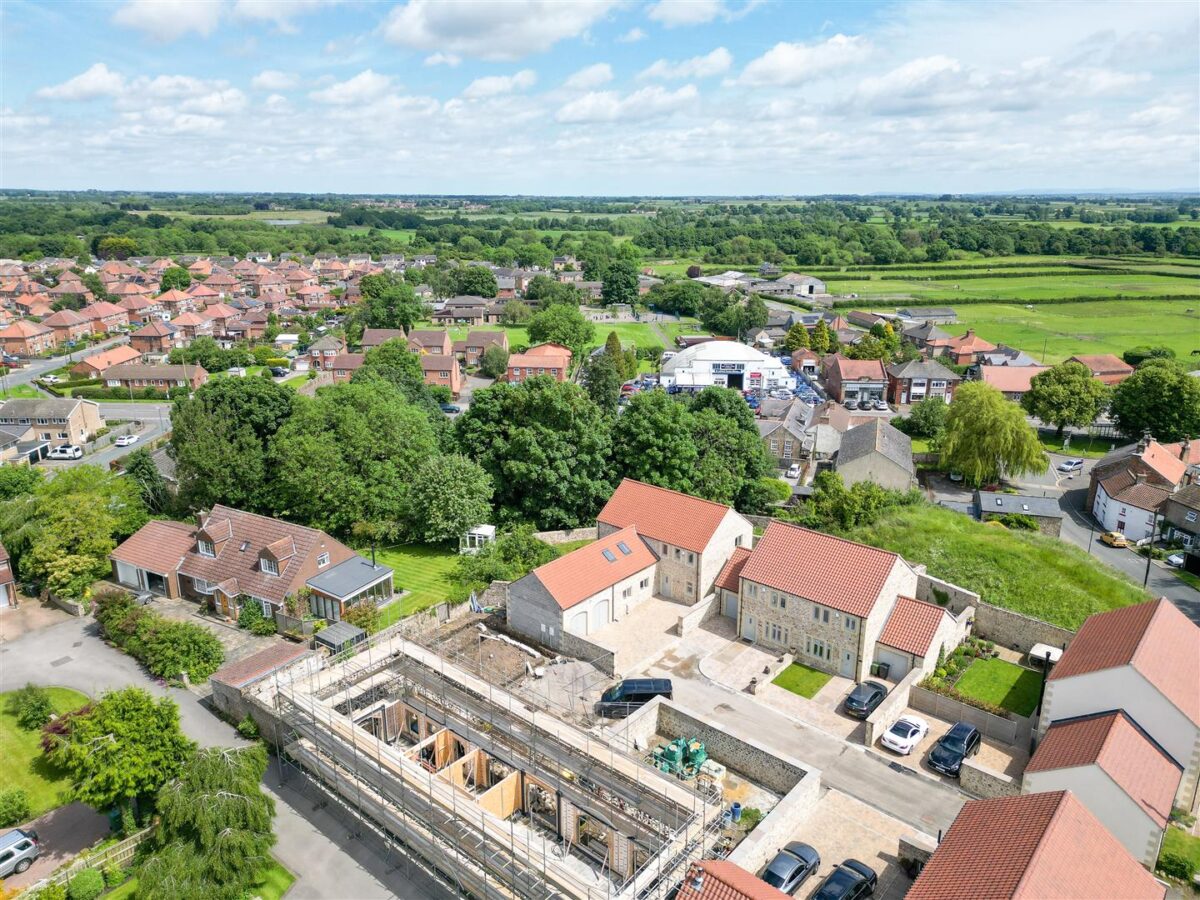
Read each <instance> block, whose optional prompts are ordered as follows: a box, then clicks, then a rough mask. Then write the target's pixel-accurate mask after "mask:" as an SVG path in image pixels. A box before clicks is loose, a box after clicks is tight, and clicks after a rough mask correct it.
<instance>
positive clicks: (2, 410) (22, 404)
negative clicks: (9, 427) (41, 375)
mask: <svg viewBox="0 0 1200 900" xmlns="http://www.w3.org/2000/svg"><path fill="white" fill-rule="evenodd" d="M81 403H93V404H94V403H95V401H94V400H76V399H74V398H71V397H36V398H35V397H13V398H12V399H11V400H5V401H4V402H3V403H0V418H5V419H9V418H15V419H39V418H40V419H65V418H66V417H68V416H69V415H71V413H73V412H74V411H75V409H76V407H78V406H79V404H81Z"/></svg>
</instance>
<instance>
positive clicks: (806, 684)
mask: <svg viewBox="0 0 1200 900" xmlns="http://www.w3.org/2000/svg"><path fill="white" fill-rule="evenodd" d="M832 677H833V676H832V675H830V674H829V673H828V672H818V671H817V670H816V669H811V668H809V667H808V666H806V665H803V664H801V663H792V664H791V665H790V666H788V667H787V668H786V669H784V670H783V671H782V672H780V673H779V674H778V675H776V676H775V679H774V680H773V681H772V682H771V684H777V685H779V686H780V687H781V688H783V689H784V690H785V691H791V692H792V693H793V694H799V695H800V696H801V697H807V698H808V699H809V700H811V699H812V698H813V697H815V696H817V692H818V691H820V690H821V688H823V687H825V685H826V684H828V683H829V679H830V678H832Z"/></svg>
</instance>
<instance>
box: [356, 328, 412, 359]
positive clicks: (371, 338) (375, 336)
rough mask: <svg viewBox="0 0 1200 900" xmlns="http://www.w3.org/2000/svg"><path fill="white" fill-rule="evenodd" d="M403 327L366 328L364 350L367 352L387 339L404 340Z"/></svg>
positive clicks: (362, 342) (363, 339)
mask: <svg viewBox="0 0 1200 900" xmlns="http://www.w3.org/2000/svg"><path fill="white" fill-rule="evenodd" d="M404 338H405V336H404V329H403V328H364V329H363V336H362V341H360V344H361V346H362V352H363V353H366V352H367V351H368V350H370V349H371V348H373V347H378V346H379V345H380V344H382V343H384V342H385V341H402V340H404Z"/></svg>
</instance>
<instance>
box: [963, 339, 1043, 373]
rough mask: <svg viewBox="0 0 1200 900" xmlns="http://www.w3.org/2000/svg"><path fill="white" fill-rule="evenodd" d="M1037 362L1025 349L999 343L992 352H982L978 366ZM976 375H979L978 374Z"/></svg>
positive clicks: (1032, 363) (1033, 364)
mask: <svg viewBox="0 0 1200 900" xmlns="http://www.w3.org/2000/svg"><path fill="white" fill-rule="evenodd" d="M947 337H949V335H947ZM1037 364H1038V361H1037V360H1036V359H1034V358H1033V357H1032V356H1030V355H1029V354H1028V353H1026V352H1025V351H1024V350H1018V349H1017V348H1016V347H1008V346H1006V345H1004V344H997V345H996V349H995V350H993V351H991V352H990V353H983V354H980V356H979V362H978V363H977V364H976V368H978V367H979V366H1036V365H1037ZM976 377H978V376H977V375H976Z"/></svg>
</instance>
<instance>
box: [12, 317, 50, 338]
mask: <svg viewBox="0 0 1200 900" xmlns="http://www.w3.org/2000/svg"><path fill="white" fill-rule="evenodd" d="M50 333H51V331H50V329H49V328H47V327H46V326H45V325H40V324H38V323H37V322H27V321H26V320H25V319H17V320H16V321H15V322H13V323H12V324H11V325H9V326H8V327H7V328H3V329H0V338H27V337H36V336H38V335H40V334H50Z"/></svg>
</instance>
